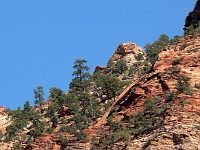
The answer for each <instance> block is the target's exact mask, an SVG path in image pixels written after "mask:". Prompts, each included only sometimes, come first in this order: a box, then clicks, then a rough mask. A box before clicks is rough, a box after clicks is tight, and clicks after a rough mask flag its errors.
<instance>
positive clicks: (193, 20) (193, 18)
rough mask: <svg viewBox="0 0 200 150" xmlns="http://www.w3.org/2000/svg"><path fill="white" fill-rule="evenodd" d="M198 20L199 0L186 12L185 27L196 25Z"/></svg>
mask: <svg viewBox="0 0 200 150" xmlns="http://www.w3.org/2000/svg"><path fill="white" fill-rule="evenodd" d="M198 21H200V0H198V1H197V2H196V5H195V8H194V10H193V11H192V12H190V13H189V14H188V16H187V17H186V20H185V28H186V27H189V26H191V25H192V26H193V27H196V26H197V24H198Z"/></svg>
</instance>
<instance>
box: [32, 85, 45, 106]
mask: <svg viewBox="0 0 200 150" xmlns="http://www.w3.org/2000/svg"><path fill="white" fill-rule="evenodd" d="M34 94H35V96H34V97H35V101H34V103H35V106H36V107H37V106H41V105H42V104H43V103H44V101H45V99H44V96H45V94H44V91H43V87H42V86H38V87H37V88H36V89H34Z"/></svg>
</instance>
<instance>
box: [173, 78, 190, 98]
mask: <svg viewBox="0 0 200 150" xmlns="http://www.w3.org/2000/svg"><path fill="white" fill-rule="evenodd" d="M189 82H190V78H189V77H187V76H184V75H179V76H178V82H177V85H176V87H177V93H178V94H181V93H183V94H186V95H192V94H193V93H194V90H193V89H192V87H191V86H190V84H189Z"/></svg>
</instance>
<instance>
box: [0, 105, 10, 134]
mask: <svg viewBox="0 0 200 150" xmlns="http://www.w3.org/2000/svg"><path fill="white" fill-rule="evenodd" d="M9 124H10V119H9V117H8V114H7V113H6V109H5V108H4V107H2V106H0V130H1V131H2V132H3V133H5V131H6V127H7V126H8V125H9Z"/></svg>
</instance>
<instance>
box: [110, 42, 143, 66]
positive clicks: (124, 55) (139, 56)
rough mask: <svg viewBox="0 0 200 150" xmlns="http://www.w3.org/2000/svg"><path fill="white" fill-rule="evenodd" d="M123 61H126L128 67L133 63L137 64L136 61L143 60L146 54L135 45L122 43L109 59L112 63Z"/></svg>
mask: <svg viewBox="0 0 200 150" xmlns="http://www.w3.org/2000/svg"><path fill="white" fill-rule="evenodd" d="M120 59H123V60H125V61H126V63H127V65H128V66H129V67H130V66H132V64H133V63H135V62H138V60H145V59H146V53H145V51H144V50H143V49H142V48H141V47H140V46H137V45H136V44H135V43H132V42H127V43H122V44H120V45H119V46H118V48H117V49H116V51H115V53H114V55H113V56H112V57H111V60H112V61H113V62H117V61H118V60H120Z"/></svg>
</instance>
